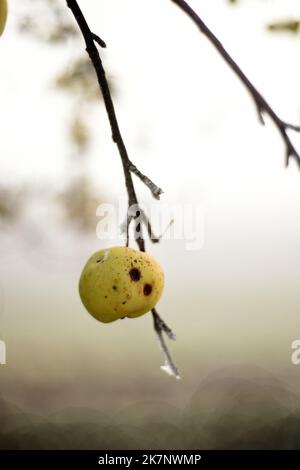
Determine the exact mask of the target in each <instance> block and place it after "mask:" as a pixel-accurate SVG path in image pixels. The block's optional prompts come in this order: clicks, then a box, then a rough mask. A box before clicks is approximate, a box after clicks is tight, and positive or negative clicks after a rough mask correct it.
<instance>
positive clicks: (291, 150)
mask: <svg viewBox="0 0 300 470" xmlns="http://www.w3.org/2000/svg"><path fill="white" fill-rule="evenodd" d="M171 2H173V3H175V4H176V5H177V6H178V7H179V8H180V9H181V10H183V11H184V12H185V13H186V14H187V15H188V16H189V17H190V18H191V19H192V20H193V21H194V23H195V24H196V25H197V27H198V28H199V29H200V31H201V32H202V33H203V34H204V35H205V36H206V37H207V39H208V40H209V41H210V42H211V44H212V45H213V46H214V47H215V48H216V49H217V51H218V52H219V54H220V55H221V56H222V57H223V59H224V60H225V62H226V63H227V64H228V65H229V67H230V68H231V69H232V70H233V72H234V73H235V74H236V75H237V77H238V78H239V79H240V80H241V82H242V83H243V84H244V85H245V87H246V88H247V90H248V91H249V93H250V95H251V96H252V99H253V100H254V103H255V105H256V108H257V111H258V116H259V120H260V122H261V123H262V124H264V119H263V114H267V115H268V116H269V117H270V118H271V119H272V121H273V122H274V124H275V126H276V127H277V129H278V131H279V133H280V135H281V137H282V139H283V141H284V143H285V146H286V166H287V165H288V164H289V159H290V157H294V158H295V160H296V162H297V163H298V166H299V168H300V154H299V152H298V151H297V150H296V149H295V147H294V145H293V143H292V142H291V139H290V137H289V135H288V134H287V130H288V129H291V130H293V131H296V132H300V126H295V125H293V124H289V123H287V122H285V121H283V120H282V119H281V118H280V117H279V116H278V115H277V114H276V112H275V111H274V110H273V108H272V107H271V106H270V104H269V103H268V102H267V101H266V100H265V98H264V97H263V96H262V95H261V94H260V92H259V91H258V90H257V89H256V87H255V86H254V85H253V84H252V82H251V81H250V80H249V79H248V77H247V76H246V75H245V74H244V72H243V71H242V70H241V69H240V67H239V66H238V64H237V63H236V62H235V61H234V59H233V58H232V57H231V55H230V54H229V53H228V52H227V51H226V49H225V48H224V47H223V45H222V44H221V42H220V41H219V39H218V38H217V37H216V36H215V35H214V34H213V33H212V31H211V30H210V29H209V28H208V27H207V26H206V24H205V23H204V22H203V20H202V19H201V18H200V17H199V15H198V14H197V13H196V12H195V11H194V10H193V9H192V8H191V7H190V5H189V4H188V3H187V2H186V1H185V0H171Z"/></svg>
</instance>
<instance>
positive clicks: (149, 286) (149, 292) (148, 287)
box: [144, 284, 152, 295]
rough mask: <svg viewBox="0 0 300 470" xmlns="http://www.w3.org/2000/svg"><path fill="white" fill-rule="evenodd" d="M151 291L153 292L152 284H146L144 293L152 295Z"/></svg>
mask: <svg viewBox="0 0 300 470" xmlns="http://www.w3.org/2000/svg"><path fill="white" fill-rule="evenodd" d="M151 292H152V286H151V284H145V285H144V295H150V294H151Z"/></svg>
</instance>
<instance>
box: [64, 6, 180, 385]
mask: <svg viewBox="0 0 300 470" xmlns="http://www.w3.org/2000/svg"><path fill="white" fill-rule="evenodd" d="M66 2H67V6H68V7H69V8H70V10H71V11H72V13H73V15H74V18H75V20H76V22H77V24H78V26H79V29H80V31H81V33H82V36H83V38H84V41H85V44H86V51H87V53H88V55H89V57H90V59H91V61H92V64H93V66H94V69H95V72H96V75H97V79H98V83H99V87H100V90H101V92H102V96H103V100H104V104H105V109H106V112H107V116H108V119H109V123H110V127H111V131H112V139H113V141H114V142H115V144H116V145H117V147H118V150H119V154H120V157H121V161H122V165H123V171H124V176H125V184H126V190H127V194H128V214H127V217H126V245H127V246H128V244H129V224H130V222H131V221H132V220H133V219H134V220H135V234H136V242H137V244H138V247H139V249H140V251H145V240H144V238H143V230H142V224H141V222H140V220H139V219H140V215H141V214H142V209H140V211H137V214H136V216H134V217H132V215H131V214H130V208H131V207H133V206H135V207H139V204H138V199H137V196H136V192H135V188H134V184H133V181H132V176H131V173H134V174H135V175H136V176H138V178H140V180H141V181H143V183H144V184H145V185H146V186H147V187H148V188H149V189H150V191H151V193H152V195H153V197H155V198H156V199H159V196H160V194H162V192H163V191H162V189H160V188H159V187H158V186H156V184H154V183H153V181H151V180H150V178H148V177H147V176H145V175H143V174H142V173H141V172H140V171H139V170H138V169H137V167H136V166H135V165H134V164H133V163H132V162H131V161H130V159H129V156H128V153H127V149H126V146H125V143H124V141H123V138H122V134H121V131H120V128H119V124H118V120H117V117H116V112H115V108H114V104H113V100H112V97H111V93H110V90H109V85H108V82H107V79H106V74H105V70H104V67H103V64H102V61H101V58H100V54H99V51H98V49H97V47H96V45H95V42H96V43H98V44H99V45H100V46H101V47H106V44H105V42H104V41H103V40H102V39H101V38H100V37H99V36H98V35H96V34H94V33H93V32H92V31H91V30H90V28H89V26H88V24H87V22H86V19H85V17H84V15H83V13H82V11H81V9H80V7H79V5H78V3H77V1H76V0H66ZM142 222H143V223H145V218H144V219H143V218H142ZM146 222H147V224H146V227H147V230H148V233H151V234H152V229H151V226H150V224H149V222H148V221H147V219H146ZM149 231H150V232H149ZM137 234H138V236H137ZM152 241H155V240H154V239H152ZM152 315H153V320H154V329H155V331H156V333H157V336H158V340H159V343H160V345H161V347H162V350H163V352H164V354H165V358H166V364H165V366H164V367H163V370H165V371H166V372H168V373H170V372H171V373H172V374H174V375H175V376H176V377H179V375H178V370H177V368H176V366H175V365H174V363H173V360H172V358H171V355H170V353H169V351H168V348H167V346H166V345H165V343H164V339H163V336H162V332H163V331H165V332H166V333H167V334H168V336H169V337H173V339H174V338H175V336H174V335H173V333H172V331H171V330H170V329H169V328H168V327H167V326H166V324H165V323H164V321H163V320H162V319H161V318H160V316H159V315H158V313H157V312H156V310H155V309H153V310H152Z"/></svg>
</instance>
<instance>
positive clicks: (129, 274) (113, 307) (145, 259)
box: [79, 246, 164, 323]
mask: <svg viewBox="0 0 300 470" xmlns="http://www.w3.org/2000/svg"><path fill="white" fill-rule="evenodd" d="M163 287H164V274H163V271H162V268H161V266H160V265H159V263H158V262H157V261H156V260H155V259H154V258H153V257H152V256H150V255H149V254H147V253H143V252H141V251H137V250H133V249H132V248H128V247H125V246H115V247H112V248H108V249H104V250H99V251H96V253H94V254H93V255H92V256H91V257H90V258H89V260H88V261H87V263H86V265H85V266H84V268H83V271H82V274H81V277H80V281H79V293H80V297H81V300H82V303H83V304H84V306H85V308H86V309H87V311H88V312H89V313H90V314H91V315H92V316H93V317H95V318H96V319H97V320H99V321H101V322H103V323H110V322H112V321H115V320H118V319H120V318H124V317H129V318H135V317H139V316H140V315H143V314H144V313H147V312H149V310H151V309H152V308H153V307H154V306H155V305H156V303H157V302H158V300H159V298H160V296H161V293H162V291H163Z"/></svg>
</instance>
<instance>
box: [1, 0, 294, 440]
mask: <svg viewBox="0 0 300 470" xmlns="http://www.w3.org/2000/svg"><path fill="white" fill-rule="evenodd" d="M33 3H34V4H35V7H34V8H33ZM79 3H80V6H81V7H82V9H83V12H84V14H85V15H86V18H87V21H88V22H89V24H90V26H91V28H92V30H93V31H94V32H95V33H97V34H99V35H100V36H101V37H102V38H103V39H104V40H105V41H106V43H107V49H106V50H101V51H100V54H101V57H102V58H103V62H104V65H105V68H106V71H107V75H108V78H109V82H110V86H111V89H112V92H113V98H114V101H115V105H116V111H117V115H118V118H119V123H120V127H121V131H122V133H123V136H124V140H125V142H126V144H127V148H128V151H129V156H130V158H131V159H132V161H133V162H134V163H135V164H136V165H137V166H138V168H139V169H140V170H141V171H142V172H143V173H145V174H147V175H148V176H149V177H150V178H151V179H153V180H154V181H155V182H156V183H157V184H158V185H159V186H160V187H162V189H163V190H164V194H163V196H162V198H161V203H162V204H171V205H173V204H176V203H177V204H183V203H189V204H193V205H198V206H200V207H201V208H202V209H203V211H204V213H205V221H204V244H203V247H202V248H201V249H200V250H198V251H187V250H186V243H185V241H184V240H165V241H164V240H163V241H162V242H161V243H160V244H159V245H151V244H150V242H148V243H147V249H148V251H149V252H150V253H151V254H153V255H154V256H156V257H157V259H158V260H159V261H160V262H161V264H162V266H163V268H164V271H165V278H166V286H165V290H164V293H163V296H162V298H161V300H160V302H159V304H158V311H159V313H160V315H161V316H162V317H163V319H164V320H165V321H166V322H167V324H169V325H170V326H171V327H172V329H173V330H174V332H175V333H176V335H177V341H176V343H172V344H169V343H168V344H169V346H170V349H171V352H172V354H173V357H174V360H175V362H176V363H177V365H178V367H179V369H180V372H181V374H182V380H180V381H176V380H175V379H173V378H172V377H169V376H167V375H165V374H164V373H163V372H162V371H161V370H160V368H159V366H160V365H161V364H162V363H163V358H162V354H161V351H160V350H159V347H158V343H157V339H156V336H155V333H154V331H153V328H152V318H151V315H150V314H146V315H144V316H142V317H140V318H138V319H134V320H129V319H126V320H124V321H119V322H115V323H112V324H108V325H104V324H101V323H98V322H97V321H96V320H94V319H93V318H92V317H91V316H90V315H89V314H88V313H87V312H86V311H85V309H84V307H83V306H82V304H81V301H80V298H79V294H78V280H79V276H80V273H81V270H82V268H83V265H84V263H85V262H86V260H87V258H88V257H89V256H90V254H91V253H92V252H93V251H95V250H96V249H100V248H102V247H106V246H110V245H114V244H116V243H121V241H120V240H111V241H107V242H102V241H100V240H98V239H97V237H96V225H97V222H98V221H99V219H98V218H97V217H96V213H95V211H96V207H97V205H98V204H101V203H102V202H110V203H118V200H119V199H121V200H122V199H125V198H126V192H125V185H124V177H123V174H122V167H121V162H120V158H119V155H118V153H117V149H116V148H115V146H114V144H113V143H112V141H111V132H110V128H109V125H108V120H107V116H106V113H105V109H104V105H103V101H102V98H101V97H100V96H99V95H98V92H97V86H95V80H94V76H93V73H92V71H91V70H90V69H89V66H88V63H87V60H86V55H85V51H84V44H83V41H82V38H81V37H80V35H77V34H76V31H77V29H76V25H75V23H74V20H73V17H72V15H71V12H69V11H68V9H67V7H66V6H65V5H64V2H55V1H54V0H52V1H50V0H49V2H41V1H39V0H35V1H34V2H33V1H31V2H30V1H28V2H24V1H22V2H21V1H20V0H19V1H15V2H12V1H11V2H10V5H9V6H10V11H9V18H8V23H7V27H6V30H5V32H4V34H3V36H2V37H1V39H0V80H1V86H0V123H1V139H0V156H1V157H0V158H1V175H0V200H1V201H0V217H1V220H0V228H1V240H0V253H1V264H0V305H1V311H0V339H1V340H3V341H5V343H6V347H7V364H6V365H3V366H0V395H1V397H2V398H1V400H0V415H1V416H2V418H1V421H0V423H1V429H0V447H2V448H10V447H12V448H15V447H17V448H89V447H90V448H134V449H138V448H147V447H150V448H205V447H207V448H214V447H229V448H230V447H247V446H248V447H249V446H250V447H258V448H263V447H282V448H289V447H290V448H296V447H297V446H298V441H299V437H300V436H299V416H300V414H299V396H300V366H298V367H297V366H295V365H292V363H291V353H292V350H291V343H292V341H293V340H295V339H298V338H299V337H300V319H299V306H300V301H299V277H300V263H299V260H300V251H299V234H300V217H299V200H300V173H299V169H298V167H297V165H296V164H295V162H294V161H293V159H291V161H290V165H289V167H288V169H285V168H284V158H285V156H284V146H283V143H282V140H281V139H280V136H279V134H278V132H277V130H276V129H275V128H274V126H273V125H272V123H271V122H269V119H268V118H266V126H264V127H263V126H261V125H260V124H259V122H258V119H257V114H256V109H255V107H254V105H253V103H252V101H251V98H250V97H249V95H248V94H247V92H246V91H245V89H244V88H243V87H242V86H241V84H240V83H239V81H238V79H237V78H236V77H235V75H233V73H232V72H231V71H230V70H229V69H228V67H227V66H226V64H225V63H224V62H223V61H222V59H221V58H220V57H219V56H218V54H217V53H216V52H215V51H214V49H213V48H212V46H211V45H210V44H209V43H208V41H207V40H206V39H205V38H204V36H202V35H201V34H199V32H198V30H197V29H196V28H195V26H194V25H193V24H192V23H191V21H190V20H189V19H188V18H187V17H185V16H184V14H183V13H182V12H181V11H180V10H179V9H177V8H176V7H175V6H174V5H173V4H172V3H171V2H170V1H167V0H152V1H151V2H150V1H146V0H143V1H141V0H131V1H124V0H114V1H111V0H110V1H108V0H101V1H98V2H93V1H92V0H86V1H85V2H82V1H81V2H79ZM229 3H230V2H226V1H225V0H214V1H205V0H194V1H192V0H190V4H191V6H192V7H193V8H195V9H196V11H197V12H198V13H199V14H200V16H201V17H202V19H203V20H204V21H206V23H207V25H208V26H209V27H210V28H211V29H212V30H213V32H214V33H215V34H216V35H217V37H218V38H219V39H220V40H221V41H222V43H223V45H224V46H225V47H226V48H227V50H228V51H229V52H230V53H231V54H232V56H233V57H234V58H235V59H236V60H237V62H238V64H239V65H240V66H241V67H242V69H243V70H244V72H245V73H246V74H247V75H248V76H249V78H250V79H251V80H252V81H253V83H254V84H255V85H256V86H257V88H258V89H259V90H260V91H261V92H262V94H263V95H264V97H265V98H266V99H267V101H268V102H269V103H270V104H271V105H272V106H273V107H274V109H275V111H276V112H278V114H279V116H280V117H281V118H283V119H285V120H287V121H289V122H293V123H295V124H296V123H299V122H300V94H299V82H300V68H299V63H298V57H299V48H300V42H299V41H300V35H299V32H297V31H298V30H297V28H296V29H294V30H293V28H292V29H288V28H287V29H286V30H285V29H283V31H281V30H280V31H277V32H270V31H268V25H270V24H272V23H274V22H277V21H283V20H284V21H290V20H295V21H298V20H300V5H299V2H297V1H296V0H287V1H285V2H282V1H279V0H278V1H276V0H265V1H264V0H255V1H247V0H244V1H242V0H241V1H238V2H236V4H235V5H230V4H229ZM51 8H52V11H53V9H56V8H57V12H56V13H55V15H53V16H51V15H50V14H49V11H51ZM33 9H34V11H33ZM55 11H56V10H55ZM58 25H59V27H58ZM72 27H73V28H74V30H73V29H72ZM292 137H293V142H294V143H295V145H296V146H297V148H298V149H300V135H297V134H295V133H294V134H293V136H292ZM135 182H136V188H137V191H138V196H139V200H140V202H142V203H145V204H146V205H147V204H150V203H153V201H151V195H150V193H149V190H148V189H147V188H144V187H143V185H142V184H141V183H140V182H139V181H138V180H136V179H135ZM155 204H156V205H158V207H159V204H160V202H155Z"/></svg>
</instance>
